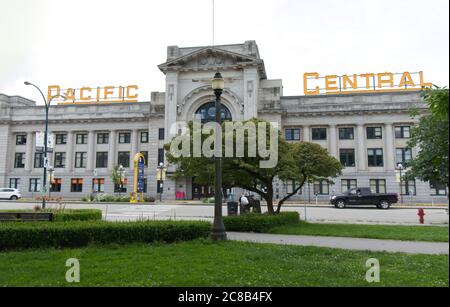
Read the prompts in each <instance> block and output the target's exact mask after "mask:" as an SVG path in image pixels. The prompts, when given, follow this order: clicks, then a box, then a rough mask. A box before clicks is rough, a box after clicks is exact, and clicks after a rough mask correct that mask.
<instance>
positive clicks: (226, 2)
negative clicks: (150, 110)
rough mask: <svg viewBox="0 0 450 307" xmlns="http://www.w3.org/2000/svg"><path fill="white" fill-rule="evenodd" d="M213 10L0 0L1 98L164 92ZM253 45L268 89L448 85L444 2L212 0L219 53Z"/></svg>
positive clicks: (203, 37)
mask: <svg viewBox="0 0 450 307" xmlns="http://www.w3.org/2000/svg"><path fill="white" fill-rule="evenodd" d="M211 12H212V0H164V1H163V0H120V1H119V0H0V16H1V18H0V93H4V94H7V95H21V96H24V97H27V98H31V99H34V100H37V101H39V103H40V102H41V100H40V97H39V96H38V95H36V93H35V92H34V91H33V89H32V88H30V87H26V86H24V85H23V81H25V80H28V81H31V82H34V83H36V84H38V85H39V86H41V88H42V89H43V90H46V88H47V86H48V85H51V84H59V85H61V86H62V87H63V88H68V87H74V88H80V87H83V86H91V87H97V86H105V85H116V86H119V85H128V84H137V85H139V86H140V100H141V101H148V100H149V99H150V92H151V91H164V89H165V85H164V82H165V78H164V75H163V74H162V73H161V72H160V71H159V69H158V68H157V65H158V64H161V63H163V62H164V61H165V59H166V47H167V46H169V45H178V46H180V47H189V46H205V45H211V41H212V39H211V29H212V26H211V24H212V22H211V20H212V17H211V16H212V13H211ZM246 40H256V41H257V43H258V45H259V49H260V53H261V56H262V58H263V59H264V60H265V64H266V69H267V73H268V78H269V79H283V83H284V94H285V95H300V94H302V93H303V86H302V75H303V73H304V72H311V71H313V72H314V71H315V72H319V73H320V74H324V75H325V74H338V75H342V74H347V73H352V74H353V73H365V72H386V71H390V72H403V71H419V70H423V71H424V72H425V78H426V79H427V80H426V81H431V82H433V83H435V84H437V85H440V86H445V85H448V84H449V82H448V80H449V1H448V0H343V1H337V0H216V44H236V43H243V42H244V41H246Z"/></svg>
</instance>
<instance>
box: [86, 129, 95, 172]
mask: <svg viewBox="0 0 450 307" xmlns="http://www.w3.org/2000/svg"><path fill="white" fill-rule="evenodd" d="M94 161H95V131H89V136H88V153H87V167H86V170H87V171H93V170H94V166H95V164H94Z"/></svg>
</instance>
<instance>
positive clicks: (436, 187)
mask: <svg viewBox="0 0 450 307" xmlns="http://www.w3.org/2000/svg"><path fill="white" fill-rule="evenodd" d="M10 188H12V187H11V186H10ZM430 189H431V190H432V193H433V194H431V195H432V196H447V194H448V191H447V187H446V186H445V185H444V184H433V183H431V184H430Z"/></svg>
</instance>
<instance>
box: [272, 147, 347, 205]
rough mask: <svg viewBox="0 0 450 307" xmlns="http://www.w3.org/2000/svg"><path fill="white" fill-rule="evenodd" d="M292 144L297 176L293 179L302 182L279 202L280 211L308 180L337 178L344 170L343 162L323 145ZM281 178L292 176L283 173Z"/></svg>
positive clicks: (286, 178) (287, 178) (285, 178)
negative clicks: (331, 154)
mask: <svg viewBox="0 0 450 307" xmlns="http://www.w3.org/2000/svg"><path fill="white" fill-rule="evenodd" d="M292 146H293V147H294V148H293V158H294V164H295V165H294V166H295V167H294V169H295V177H294V178H291V179H295V180H296V182H300V185H298V186H297V187H296V188H294V191H293V192H292V193H291V194H288V195H286V197H285V198H283V199H282V200H281V201H280V202H279V203H278V210H277V212H278V213H279V212H280V210H281V206H282V205H283V204H284V203H285V202H286V201H288V200H289V199H290V198H291V197H292V196H294V195H296V194H297V193H298V192H299V191H300V190H301V189H302V188H303V186H304V185H305V183H307V182H308V181H309V182H312V181H314V180H315V179H317V178H336V177H338V176H339V175H340V174H341V172H342V164H341V162H339V161H338V160H336V159H335V158H334V157H332V156H330V155H329V153H328V151H327V150H326V149H324V148H323V147H322V146H320V145H318V144H313V143H300V144H292ZM280 179H283V180H289V179H290V178H289V176H286V175H285V174H281V177H280Z"/></svg>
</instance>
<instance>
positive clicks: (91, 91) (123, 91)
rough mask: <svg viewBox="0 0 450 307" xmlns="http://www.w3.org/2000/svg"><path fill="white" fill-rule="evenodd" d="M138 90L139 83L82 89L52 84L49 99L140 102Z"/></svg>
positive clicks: (77, 102)
mask: <svg viewBox="0 0 450 307" xmlns="http://www.w3.org/2000/svg"><path fill="white" fill-rule="evenodd" d="M138 90H139V87H138V86H137V85H128V86H118V87H115V86H105V87H96V88H92V87H82V88H80V89H74V88H68V89H61V87H60V86H59V85H50V86H49V87H48V99H49V100H50V99H51V98H52V97H58V98H57V99H55V100H56V101H57V102H58V104H60V105H69V104H94V103H120V102H138V97H139V96H138Z"/></svg>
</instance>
